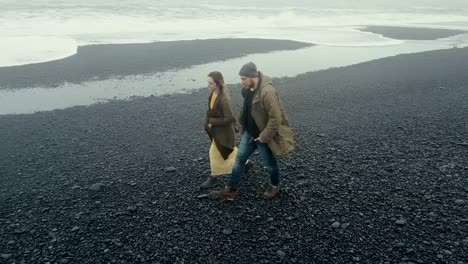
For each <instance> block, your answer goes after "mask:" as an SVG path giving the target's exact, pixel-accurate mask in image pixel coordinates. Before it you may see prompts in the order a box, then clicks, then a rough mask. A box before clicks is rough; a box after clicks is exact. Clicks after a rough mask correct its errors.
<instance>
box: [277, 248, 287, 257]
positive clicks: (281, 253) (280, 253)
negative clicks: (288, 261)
mask: <svg viewBox="0 0 468 264" xmlns="http://www.w3.org/2000/svg"><path fill="white" fill-rule="evenodd" d="M276 254H277V255H278V256H279V257H280V258H282V259H283V258H284V257H286V253H284V251H282V250H278V251H276Z"/></svg>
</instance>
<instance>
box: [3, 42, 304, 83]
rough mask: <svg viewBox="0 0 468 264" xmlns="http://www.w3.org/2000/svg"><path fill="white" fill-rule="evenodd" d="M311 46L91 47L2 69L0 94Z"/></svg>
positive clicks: (168, 44)
mask: <svg viewBox="0 0 468 264" xmlns="http://www.w3.org/2000/svg"><path fill="white" fill-rule="evenodd" d="M308 46H311V44H308V43H302V42H296V41H289V40H264V39H212V40H194V41H168V42H155V43H148V44H112V45H90V46H83V47H80V48H79V49H78V52H77V54H75V55H74V56H71V57H68V58H65V59H62V60H56V61H51V62H45V63H38V64H29V65H23V66H14V67H0V89H9V88H26V87H33V86H52V87H55V86H59V85H61V84H63V83H64V82H71V83H80V82H84V81H88V80H91V79H106V78H109V77H113V76H118V77H119V76H128V75H135V74H146V73H155V72H161V71H166V70H170V69H174V68H186V67H189V66H193V65H197V64H204V63H208V62H213V61H218V60H227V59H231V58H236V57H241V56H245V55H247V54H253V53H266V52H271V51H278V50H293V49H299V48H304V47H308Z"/></svg>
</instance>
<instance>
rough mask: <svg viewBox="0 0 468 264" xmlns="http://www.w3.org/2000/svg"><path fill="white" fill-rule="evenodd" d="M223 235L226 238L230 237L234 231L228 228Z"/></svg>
mask: <svg viewBox="0 0 468 264" xmlns="http://www.w3.org/2000/svg"><path fill="white" fill-rule="evenodd" d="M223 234H224V235H226V236H229V235H231V234H232V229H229V228H226V229H224V230H223Z"/></svg>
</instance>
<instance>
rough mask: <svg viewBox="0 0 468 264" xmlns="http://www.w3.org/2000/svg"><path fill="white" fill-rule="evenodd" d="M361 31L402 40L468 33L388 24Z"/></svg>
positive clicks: (431, 38)
mask: <svg viewBox="0 0 468 264" xmlns="http://www.w3.org/2000/svg"><path fill="white" fill-rule="evenodd" d="M361 31H365V32H371V33H375V34H380V35H383V36H384V37H387V38H392V39H402V40H436V39H440V38H448V37H452V36H456V35H461V34H467V33H468V31H464V30H452V29H437V28H414V27H390V26H368V27H364V28H363V29H361Z"/></svg>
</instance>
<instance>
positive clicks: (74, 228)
mask: <svg viewBox="0 0 468 264" xmlns="http://www.w3.org/2000/svg"><path fill="white" fill-rule="evenodd" d="M78 230H80V227H79V226H75V227H73V228H72V230H71V231H72V232H76V231H78Z"/></svg>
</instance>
